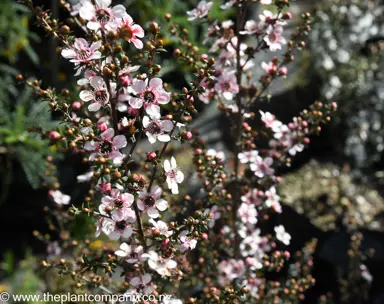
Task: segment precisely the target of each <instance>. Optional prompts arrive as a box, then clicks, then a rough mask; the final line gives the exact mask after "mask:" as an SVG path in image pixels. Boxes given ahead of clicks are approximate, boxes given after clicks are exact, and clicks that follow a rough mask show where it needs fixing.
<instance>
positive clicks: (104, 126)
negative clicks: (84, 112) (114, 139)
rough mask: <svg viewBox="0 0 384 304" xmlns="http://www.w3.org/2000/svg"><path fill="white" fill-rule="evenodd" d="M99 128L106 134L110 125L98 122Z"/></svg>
mask: <svg viewBox="0 0 384 304" xmlns="http://www.w3.org/2000/svg"><path fill="white" fill-rule="evenodd" d="M97 128H98V129H99V130H100V131H101V132H104V131H105V130H107V129H108V125H107V123H106V122H105V121H98V122H97Z"/></svg>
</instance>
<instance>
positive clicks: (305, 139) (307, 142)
mask: <svg viewBox="0 0 384 304" xmlns="http://www.w3.org/2000/svg"><path fill="white" fill-rule="evenodd" d="M310 142H311V140H310V139H309V138H308V137H305V138H304V143H305V144H306V145H309V143H310Z"/></svg>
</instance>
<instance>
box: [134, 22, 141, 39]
mask: <svg viewBox="0 0 384 304" xmlns="http://www.w3.org/2000/svg"><path fill="white" fill-rule="evenodd" d="M132 33H133V35H135V36H136V37H139V38H143V37H144V30H143V28H142V27H141V26H140V25H138V24H134V25H133V26H132Z"/></svg>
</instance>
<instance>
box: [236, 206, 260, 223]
mask: <svg viewBox="0 0 384 304" xmlns="http://www.w3.org/2000/svg"><path fill="white" fill-rule="evenodd" d="M237 213H238V214H239V216H240V219H241V220H242V222H243V223H245V224H247V223H249V224H256V223H257V210H256V207H255V205H248V204H246V203H242V204H241V205H240V207H239V209H238V210H237Z"/></svg>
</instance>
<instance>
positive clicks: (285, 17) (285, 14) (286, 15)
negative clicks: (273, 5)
mask: <svg viewBox="0 0 384 304" xmlns="http://www.w3.org/2000/svg"><path fill="white" fill-rule="evenodd" d="M282 18H283V19H284V20H289V19H292V14H291V13H290V12H286V13H284V15H283V17H282Z"/></svg>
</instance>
